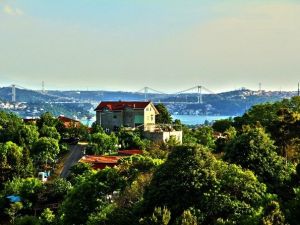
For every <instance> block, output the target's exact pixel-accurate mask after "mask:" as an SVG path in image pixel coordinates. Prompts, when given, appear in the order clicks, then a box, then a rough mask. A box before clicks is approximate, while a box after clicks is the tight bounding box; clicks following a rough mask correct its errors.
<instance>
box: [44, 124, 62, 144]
mask: <svg viewBox="0 0 300 225" xmlns="http://www.w3.org/2000/svg"><path fill="white" fill-rule="evenodd" d="M40 137H48V138H53V139H56V140H58V141H59V140H60V134H59V133H58V131H57V130H56V128H55V127H49V126H47V125H43V126H42V127H41V128H40Z"/></svg>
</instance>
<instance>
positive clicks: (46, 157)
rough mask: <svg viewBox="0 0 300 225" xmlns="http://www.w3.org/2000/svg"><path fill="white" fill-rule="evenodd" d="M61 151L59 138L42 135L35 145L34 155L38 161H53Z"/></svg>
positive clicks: (45, 162)
mask: <svg viewBox="0 0 300 225" xmlns="http://www.w3.org/2000/svg"><path fill="white" fill-rule="evenodd" d="M58 153H59V145H58V140H56V139H53V138H47V137H42V138H40V139H39V140H38V141H37V142H36V143H35V144H34V146H33V149H32V155H33V157H34V158H35V160H36V161H37V162H41V163H44V164H46V165H47V163H48V162H50V163H53V162H54V160H55V159H56V157H57V155H58Z"/></svg>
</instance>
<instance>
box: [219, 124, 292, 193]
mask: <svg viewBox="0 0 300 225" xmlns="http://www.w3.org/2000/svg"><path fill="white" fill-rule="evenodd" d="M224 159H225V160H226V161H228V162H230V163H236V164H238V165H241V166H242V167H243V168H246V169H250V170H252V171H254V173H255V174H256V175H257V176H258V178H259V179H260V180H261V181H262V182H264V183H266V184H267V185H268V187H269V188H271V190H273V191H275V190H278V188H279V187H280V186H283V185H284V184H285V183H286V182H288V181H289V180H290V176H291V174H292V172H293V167H292V166H291V165H290V164H286V162H285V160H284V158H283V157H281V156H278V155H277V153H276V147H275V146H274V142H273V141H272V140H271V139H270V137H269V135H267V134H266V133H265V131H264V129H263V128H250V127H245V128H244V130H243V132H242V133H241V134H240V135H238V136H237V137H236V138H234V139H233V140H232V141H230V142H229V143H228V145H227V147H226V150H225V155H224Z"/></svg>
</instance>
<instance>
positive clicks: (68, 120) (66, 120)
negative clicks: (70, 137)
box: [57, 115, 79, 123]
mask: <svg viewBox="0 0 300 225" xmlns="http://www.w3.org/2000/svg"><path fill="white" fill-rule="evenodd" d="M57 119H59V120H60V121H62V122H64V123H71V122H79V120H75V119H71V118H69V117H65V116H62V115H61V116H59V117H57Z"/></svg>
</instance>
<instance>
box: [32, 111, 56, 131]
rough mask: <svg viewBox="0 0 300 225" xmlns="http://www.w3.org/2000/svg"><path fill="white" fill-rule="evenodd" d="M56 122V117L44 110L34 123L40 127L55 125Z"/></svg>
mask: <svg viewBox="0 0 300 225" xmlns="http://www.w3.org/2000/svg"><path fill="white" fill-rule="evenodd" d="M57 124H58V119H57V118H55V117H54V116H53V115H52V113H50V112H45V113H43V114H42V115H41V116H40V119H39V120H37V123H36V125H37V126H38V127H39V129H41V128H42V127H43V126H48V127H55V126H56V125H57Z"/></svg>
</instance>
